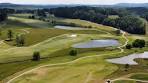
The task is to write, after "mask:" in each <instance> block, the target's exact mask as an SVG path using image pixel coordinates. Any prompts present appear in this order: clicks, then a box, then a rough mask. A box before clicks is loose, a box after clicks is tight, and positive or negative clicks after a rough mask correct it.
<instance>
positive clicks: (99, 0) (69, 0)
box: [0, 0, 148, 5]
mask: <svg viewBox="0 0 148 83" xmlns="http://www.w3.org/2000/svg"><path fill="white" fill-rule="evenodd" d="M0 3H16V4H98V5H109V4H116V3H148V0H0Z"/></svg>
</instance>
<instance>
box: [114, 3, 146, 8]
mask: <svg viewBox="0 0 148 83" xmlns="http://www.w3.org/2000/svg"><path fill="white" fill-rule="evenodd" d="M114 6H119V7H147V8H148V3H119V4H116V5H114Z"/></svg>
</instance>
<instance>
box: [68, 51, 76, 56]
mask: <svg viewBox="0 0 148 83" xmlns="http://www.w3.org/2000/svg"><path fill="white" fill-rule="evenodd" d="M69 55H71V56H76V55H77V51H76V50H71V51H70V52H69Z"/></svg>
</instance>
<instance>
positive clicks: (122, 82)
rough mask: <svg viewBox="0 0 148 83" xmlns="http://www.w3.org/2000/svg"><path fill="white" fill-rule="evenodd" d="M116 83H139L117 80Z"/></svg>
mask: <svg viewBox="0 0 148 83" xmlns="http://www.w3.org/2000/svg"><path fill="white" fill-rule="evenodd" d="M114 83H137V82H136V81H131V80H117V81H115V82H114Z"/></svg>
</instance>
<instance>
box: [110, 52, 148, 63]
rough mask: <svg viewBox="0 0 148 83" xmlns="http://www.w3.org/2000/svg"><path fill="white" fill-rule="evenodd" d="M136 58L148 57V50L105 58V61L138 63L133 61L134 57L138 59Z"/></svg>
mask: <svg viewBox="0 0 148 83" xmlns="http://www.w3.org/2000/svg"><path fill="white" fill-rule="evenodd" d="M138 58H142V59H148V52H144V53H139V54H131V55H128V56H124V57H120V58H114V59H107V61H108V62H110V63H115V64H129V65H138V63H137V62H136V61H134V60H135V59H138Z"/></svg>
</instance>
